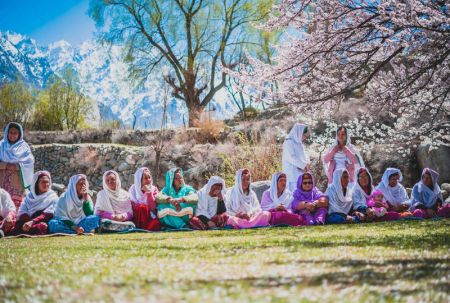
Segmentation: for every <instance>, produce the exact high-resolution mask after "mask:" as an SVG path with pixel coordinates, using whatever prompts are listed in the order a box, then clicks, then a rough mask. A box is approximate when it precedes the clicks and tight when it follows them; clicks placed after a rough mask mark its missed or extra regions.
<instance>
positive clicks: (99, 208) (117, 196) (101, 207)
mask: <svg viewBox="0 0 450 303" xmlns="http://www.w3.org/2000/svg"><path fill="white" fill-rule="evenodd" d="M94 213H95V214H96V215H97V216H99V217H100V218H101V221H100V230H101V231H106V232H114V231H124V230H129V229H132V228H135V225H134V223H133V222H131V219H132V218H133V211H132V209H131V202H130V195H129V194H128V192H127V191H126V190H123V189H122V183H121V181H120V177H119V174H118V173H117V172H116V171H114V170H108V171H107V172H105V173H104V174H103V190H101V191H99V193H98V194H97V201H96V203H95V209H94Z"/></svg>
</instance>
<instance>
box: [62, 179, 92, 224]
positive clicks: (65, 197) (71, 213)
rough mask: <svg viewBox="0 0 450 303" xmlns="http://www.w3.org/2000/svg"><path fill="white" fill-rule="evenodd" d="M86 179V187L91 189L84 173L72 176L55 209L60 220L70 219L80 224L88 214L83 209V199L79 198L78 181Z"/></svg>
mask: <svg viewBox="0 0 450 303" xmlns="http://www.w3.org/2000/svg"><path fill="white" fill-rule="evenodd" d="M81 179H85V180H86V187H87V190H89V183H88V181H87V178H86V176H85V175H83V174H79V175H74V176H72V177H70V180H69V185H68V186H67V190H66V192H64V193H63V194H62V195H61V197H60V198H59V200H58V203H57V205H56V210H55V217H56V218H57V219H59V220H69V221H72V222H74V223H75V224H78V223H79V222H80V221H81V220H83V219H84V218H85V217H86V215H85V214H84V211H83V202H84V201H83V200H82V199H80V198H78V194H77V183H78V182H79V181H80V180H81Z"/></svg>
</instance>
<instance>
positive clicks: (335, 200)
mask: <svg viewBox="0 0 450 303" xmlns="http://www.w3.org/2000/svg"><path fill="white" fill-rule="evenodd" d="M349 183H350V174H349V173H348V171H347V170H346V169H342V168H339V169H337V170H335V171H334V173H333V183H331V184H329V185H328V188H327V191H326V195H327V196H328V198H329V209H328V220H327V223H328V224H342V223H359V222H360V221H364V215H363V214H362V213H360V212H358V211H356V212H354V213H352V206H353V202H352V189H351V188H350V186H349Z"/></svg>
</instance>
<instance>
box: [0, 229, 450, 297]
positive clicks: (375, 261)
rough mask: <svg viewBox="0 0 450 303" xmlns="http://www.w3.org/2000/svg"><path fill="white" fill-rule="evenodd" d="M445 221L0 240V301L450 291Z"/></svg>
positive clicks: (427, 294) (438, 293) (444, 293)
mask: <svg viewBox="0 0 450 303" xmlns="http://www.w3.org/2000/svg"><path fill="white" fill-rule="evenodd" d="M449 226H450V221H449V220H439V221H407V222H393V223H378V224H365V225H345V226H321V227H308V228H264V229H253V230H245V231H211V232H172V233H156V234H125V235H98V236H93V237H64V238H40V239H14V240H3V241H0V260H1V262H0V299H2V300H1V301H6V300H12V301H18V302H24V301H33V300H37V301H87V300H89V301H111V300H113V301H120V302H123V301H142V302H148V301H162V302H173V301H180V300H183V301H187V302H198V301H206V300H208V301H216V302H227V301H239V302H245V301H252V300H253V301H262V302H299V301H305V302H309V301H320V302H337V301H350V302H371V301H377V302H378V301H382V300H384V301H387V302H391V301H412V302H417V301H429V302H448V301H449V299H450V294H449V289H450V282H449V278H450V270H449V265H450V260H449V243H450V240H449V239H450V238H449Z"/></svg>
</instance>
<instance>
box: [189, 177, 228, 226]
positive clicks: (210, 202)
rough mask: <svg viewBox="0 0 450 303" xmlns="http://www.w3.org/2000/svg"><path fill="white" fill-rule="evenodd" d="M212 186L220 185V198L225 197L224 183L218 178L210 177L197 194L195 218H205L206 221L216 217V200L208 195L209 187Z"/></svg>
mask: <svg viewBox="0 0 450 303" xmlns="http://www.w3.org/2000/svg"><path fill="white" fill-rule="evenodd" d="M214 184H222V197H224V199H225V196H226V187H225V181H224V180H223V179H222V178H221V177H218V176H212V177H211V178H210V179H209V180H208V183H207V184H206V185H205V186H203V187H202V188H201V189H200V190H199V191H198V192H197V195H198V204H197V210H196V212H195V215H196V216H205V217H207V218H208V219H211V218H212V217H214V216H215V215H217V213H216V212H217V203H218V198H217V197H211V196H210V195H209V192H210V191H211V187H212V186H213V185H214Z"/></svg>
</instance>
